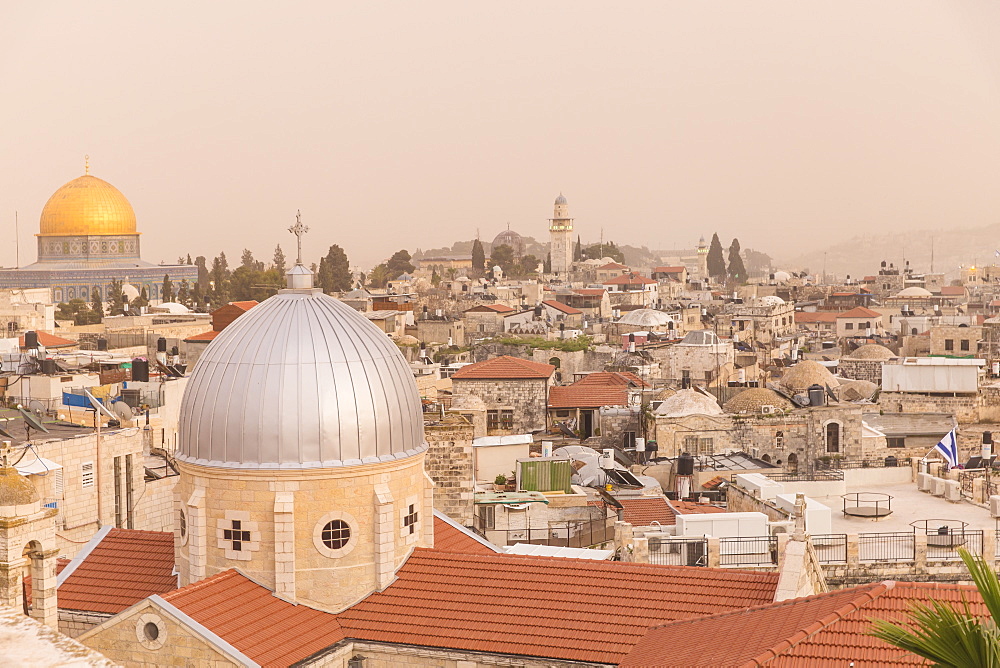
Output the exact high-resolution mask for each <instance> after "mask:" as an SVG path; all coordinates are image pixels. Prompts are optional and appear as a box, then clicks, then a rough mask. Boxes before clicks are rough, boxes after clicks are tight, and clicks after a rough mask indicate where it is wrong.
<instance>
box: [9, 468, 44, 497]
mask: <svg viewBox="0 0 1000 668" xmlns="http://www.w3.org/2000/svg"><path fill="white" fill-rule="evenodd" d="M39 498H40V497H39V496H38V490H36V489H35V486H34V485H32V484H31V482H30V481H29V480H28V479H27V478H25V477H24V476H23V475H21V474H20V473H19V472H18V470H17V469H16V468H14V467H13V466H0V506H26V505H28V504H31V503H35V502H36V501H38V500H39Z"/></svg>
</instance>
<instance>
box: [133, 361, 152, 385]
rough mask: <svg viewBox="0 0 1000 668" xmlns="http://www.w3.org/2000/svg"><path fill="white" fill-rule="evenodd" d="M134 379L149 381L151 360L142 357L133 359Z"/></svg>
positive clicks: (139, 381) (141, 381)
mask: <svg viewBox="0 0 1000 668" xmlns="http://www.w3.org/2000/svg"><path fill="white" fill-rule="evenodd" d="M132 380H134V381H136V382H138V383H148V382H149V362H147V361H146V360H144V359H142V358H140V357H136V358H135V359H134V360H132Z"/></svg>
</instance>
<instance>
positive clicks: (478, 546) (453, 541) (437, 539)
mask: <svg viewBox="0 0 1000 668" xmlns="http://www.w3.org/2000/svg"><path fill="white" fill-rule="evenodd" d="M469 534H470V530H468V529H462V528H460V527H459V526H456V524H455V523H454V522H453V521H450V520H448V519H446V518H443V517H441V516H439V515H438V512H437V511H434V549H435V550H440V551H441V552H460V553H462V554H497V553H498V552H499V550H498V549H497V548H493V547H490V546H489V544H487V542H486V539H485V538H483V539H478V540H477V539H476V538H474V537H473V536H471V535H469Z"/></svg>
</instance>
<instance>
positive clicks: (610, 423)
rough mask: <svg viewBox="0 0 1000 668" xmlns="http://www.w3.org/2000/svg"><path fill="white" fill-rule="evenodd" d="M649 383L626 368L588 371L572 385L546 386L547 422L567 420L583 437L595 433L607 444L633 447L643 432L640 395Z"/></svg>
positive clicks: (588, 436) (594, 434)
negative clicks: (547, 398) (547, 388)
mask: <svg viewBox="0 0 1000 668" xmlns="http://www.w3.org/2000/svg"><path fill="white" fill-rule="evenodd" d="M649 387H650V385H649V383H647V382H645V381H644V380H642V379H641V378H639V377H638V376H636V375H634V374H631V373H627V372H614V371H601V372H598V373H591V374H587V375H586V376H584V377H583V378H581V379H580V380H578V381H576V382H575V383H573V384H572V385H565V386H561V387H553V388H552V389H551V390H549V406H548V408H549V422H550V423H551V424H555V423H557V422H559V423H564V424H567V425H568V426H570V428H571V429H575V430H577V432H578V433H579V435H580V438H583V439H586V438H591V437H592V436H596V437H598V438H600V440H601V442H602V443H604V444H605V445H606V446H607V447H611V446H617V447H621V448H626V447H634V446H635V439H636V436H643V435H644V434H643V432H642V431H641V430H642V426H641V425H640V424H639V419H640V412H641V411H640V409H641V395H642V391H643V390H644V389H647V388H649ZM595 447H596V446H595Z"/></svg>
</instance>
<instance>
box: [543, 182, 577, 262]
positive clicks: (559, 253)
mask: <svg viewBox="0 0 1000 668" xmlns="http://www.w3.org/2000/svg"><path fill="white" fill-rule="evenodd" d="M549 239H550V244H549V254H550V256H551V258H552V273H554V274H568V273H569V272H570V271H572V269H573V219H572V218H570V217H569V205H568V204H566V198H565V197H563V195H562V193H559V197H556V206H555V211H554V212H553V214H552V218H551V219H549Z"/></svg>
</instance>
